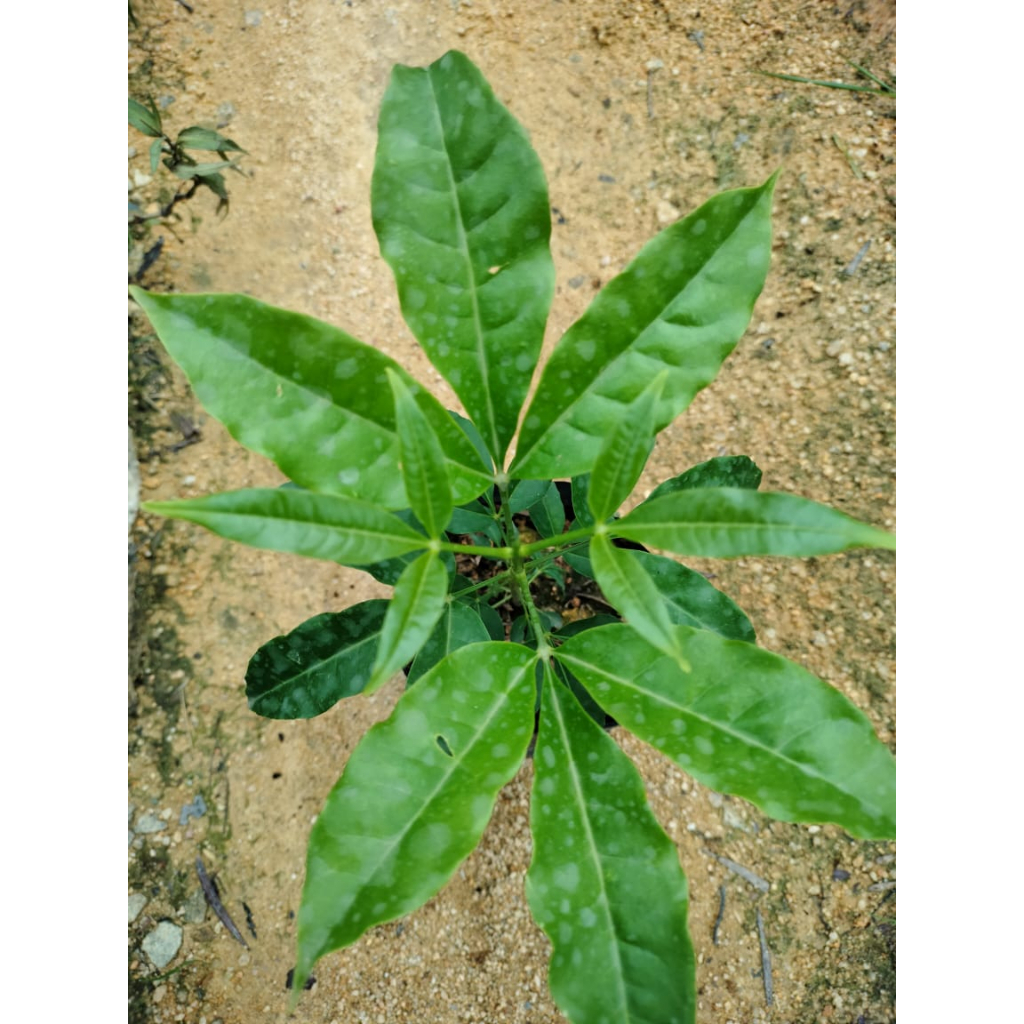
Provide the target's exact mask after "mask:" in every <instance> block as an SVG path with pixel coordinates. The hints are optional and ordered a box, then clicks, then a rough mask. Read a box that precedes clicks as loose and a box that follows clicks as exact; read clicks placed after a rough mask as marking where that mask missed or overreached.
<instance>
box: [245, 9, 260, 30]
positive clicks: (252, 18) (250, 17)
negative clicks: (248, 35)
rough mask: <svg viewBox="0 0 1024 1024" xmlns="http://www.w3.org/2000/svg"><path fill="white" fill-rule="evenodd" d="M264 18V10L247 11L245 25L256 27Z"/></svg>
mask: <svg viewBox="0 0 1024 1024" xmlns="http://www.w3.org/2000/svg"><path fill="white" fill-rule="evenodd" d="M262 20H263V12H262V11H246V12H245V27H246V28H256V27H258V26H259V23H260V22H261V21H262Z"/></svg>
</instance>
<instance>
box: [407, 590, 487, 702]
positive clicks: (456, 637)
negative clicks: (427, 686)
mask: <svg viewBox="0 0 1024 1024" xmlns="http://www.w3.org/2000/svg"><path fill="white" fill-rule="evenodd" d="M490 639H491V636H490V634H489V633H488V632H487V627H486V626H485V625H484V623H483V620H482V619H481V618H480V616H479V615H478V614H477V613H476V612H475V611H474V610H473V609H472V608H471V607H470V606H469V605H468V604H463V603H462V602H461V601H449V602H447V604H446V605H445V609H444V612H443V613H442V615H441V618H440V619H439V620H438V623H437V625H436V626H435V627H434V632H433V633H431V634H430V636H429V637H428V638H427V641H426V643H425V644H424V645H423V646H422V647H421V648H420V653H419V654H417V655H416V659H415V660H414V661H413V663H412V668H410V669H409V680H408V681H409V685H410V686H411V685H412V684H413V683H415V682H416V680H417V679H419V677H420V676H422V675H423V674H424V673H425V672H427V671H429V670H430V669H432V668H433V667H434V666H435V665H436V664H437V663H438V662H439V661H441V659H442V658H446V657H448V655H449V654H451V653H452V651H457V650H458V649H459V648H460V647H467V646H468V645H469V644H478V643H485V642H486V641H488V640H490Z"/></svg>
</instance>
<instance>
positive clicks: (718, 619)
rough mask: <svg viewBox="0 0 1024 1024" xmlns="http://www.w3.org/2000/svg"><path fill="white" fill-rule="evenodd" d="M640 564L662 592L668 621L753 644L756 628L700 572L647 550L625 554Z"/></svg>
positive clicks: (738, 608) (735, 605) (729, 599)
mask: <svg viewBox="0 0 1024 1024" xmlns="http://www.w3.org/2000/svg"><path fill="white" fill-rule="evenodd" d="M622 554H624V555H628V556H629V557H630V558H631V559H632V560H633V561H635V562H637V563H638V564H639V565H641V566H642V567H643V568H644V570H645V571H646V572H647V575H648V576H650V578H651V579H652V580H653V581H654V585H655V586H656V587H657V588H658V590H659V592H660V593H661V597H662V600H663V601H664V603H665V608H666V610H667V611H668V615H669V618H670V619H671V620H672V621H673V622H674V623H676V624H677V625H681V626H693V627H694V628H695V629H710V630H711V631H712V632H713V633H718V634H719V635H720V636H724V637H726V638H727V639H729V640H745V641H746V642H747V643H754V642H755V640H756V637H755V635H754V627H753V626H752V625H751V623H750V619H748V618H747V616H746V615H745V614H744V612H743V610H742V609H741V608H740V607H739V606H738V605H737V604H735V603H734V602H733V601H732V599H731V598H730V597H729V596H728V595H727V594H723V593H722V591H720V590H719V589H718V588H717V587H713V586H712V585H711V584H710V583H708V581H707V580H706V579H705V578H704V577H703V576H701V574H700V573H699V572H694V571H693V570H692V569H687V568H686V566H685V565H680V564H679V563H678V562H673V561H672V559H671V558H662V557H661V556H660V555H652V554H650V553H649V552H647V551H623V552H622Z"/></svg>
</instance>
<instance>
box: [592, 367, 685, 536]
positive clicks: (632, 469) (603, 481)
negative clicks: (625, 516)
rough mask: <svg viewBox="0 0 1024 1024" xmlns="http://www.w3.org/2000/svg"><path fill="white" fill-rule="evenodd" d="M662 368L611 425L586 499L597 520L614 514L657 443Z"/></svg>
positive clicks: (666, 374)
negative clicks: (655, 434) (657, 404)
mask: <svg viewBox="0 0 1024 1024" xmlns="http://www.w3.org/2000/svg"><path fill="white" fill-rule="evenodd" d="M667 378H668V371H667V370H662V372H661V373H659V374H658V376H657V377H655V378H654V380H652V381H651V382H650V384H648V385H647V387H645V388H644V389H643V391H641V392H640V395H639V397H637V398H636V399H635V400H634V401H632V402H630V403H629V405H628V406H627V407H626V408H625V409H624V410H622V414H621V416H620V417H619V418H618V420H617V421H616V422H614V423H612V425H611V429H610V430H608V431H607V436H606V438H605V440H604V442H603V443H602V445H601V449H600V451H599V452H598V456H597V462H595V463H594V469H593V471H592V472H591V474H590V488H589V491H588V493H587V501H588V502H589V503H590V511H591V514H592V515H593V517H594V519H595V520H596V521H597V522H604V521H605V520H606V519H609V518H611V516H613V515H614V514H615V512H616V510H617V509H618V507H619V506H620V505H621V504H622V503H623V502H624V501H625V500H626V498H628V497H629V495H630V494H631V493H632V491H633V488H634V487H635V486H636V482H637V480H639V479H640V474H641V472H643V468H644V464H645V463H646V462H647V458H648V456H649V455H650V454H651V448H652V446H653V445H654V409H655V406H656V403H657V401H658V399H659V397H660V396H661V392H662V390H663V389H664V387H665V381H666V379H667Z"/></svg>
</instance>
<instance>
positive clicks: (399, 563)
mask: <svg viewBox="0 0 1024 1024" xmlns="http://www.w3.org/2000/svg"><path fill="white" fill-rule="evenodd" d="M391 514H392V515H393V516H397V517H398V518H399V519H401V520H402V522H403V523H405V524H406V525H407V526H411V527H412V528H413V529H414V530H415V531H416V532H417V533H420V534H423V527H422V526H420V523H419V520H417V518H416V517H415V516H414V515H413V514H412V512H411V511H410V510H409V509H407V508H403V509H399V510H398V511H397V512H392V513H391ZM423 535H424V536H426V535H425V534H423ZM423 546H424V547H426V544H425V543H424V545H423ZM418 555H419V552H413V553H411V554H407V555H398V556H396V557H395V558H386V559H384V560H383V561H380V562H369V563H367V564H362V565H351V568H353V569H359V570H361V571H362V572H367V573H369V574H370V575H371V576H372V577H373V578H374V579H375V580H379V581H380V582H381V583H386V584H387V585H388V586H389V587H393V586H394V585H395V584H396V583H397V582H398V578H399V576H401V575H402V573H403V572H405V570H406V568H407V567H408V565H409V563H410V562H414V561H415V560H416V558H417V557H418ZM441 560H442V561H443V562H444V565H445V569H447V571H448V575H449V577H451V576H454V575H455V558H454V556H453V555H452V554H451V552H449V551H442V552H441ZM346 564H349V563H346Z"/></svg>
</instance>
